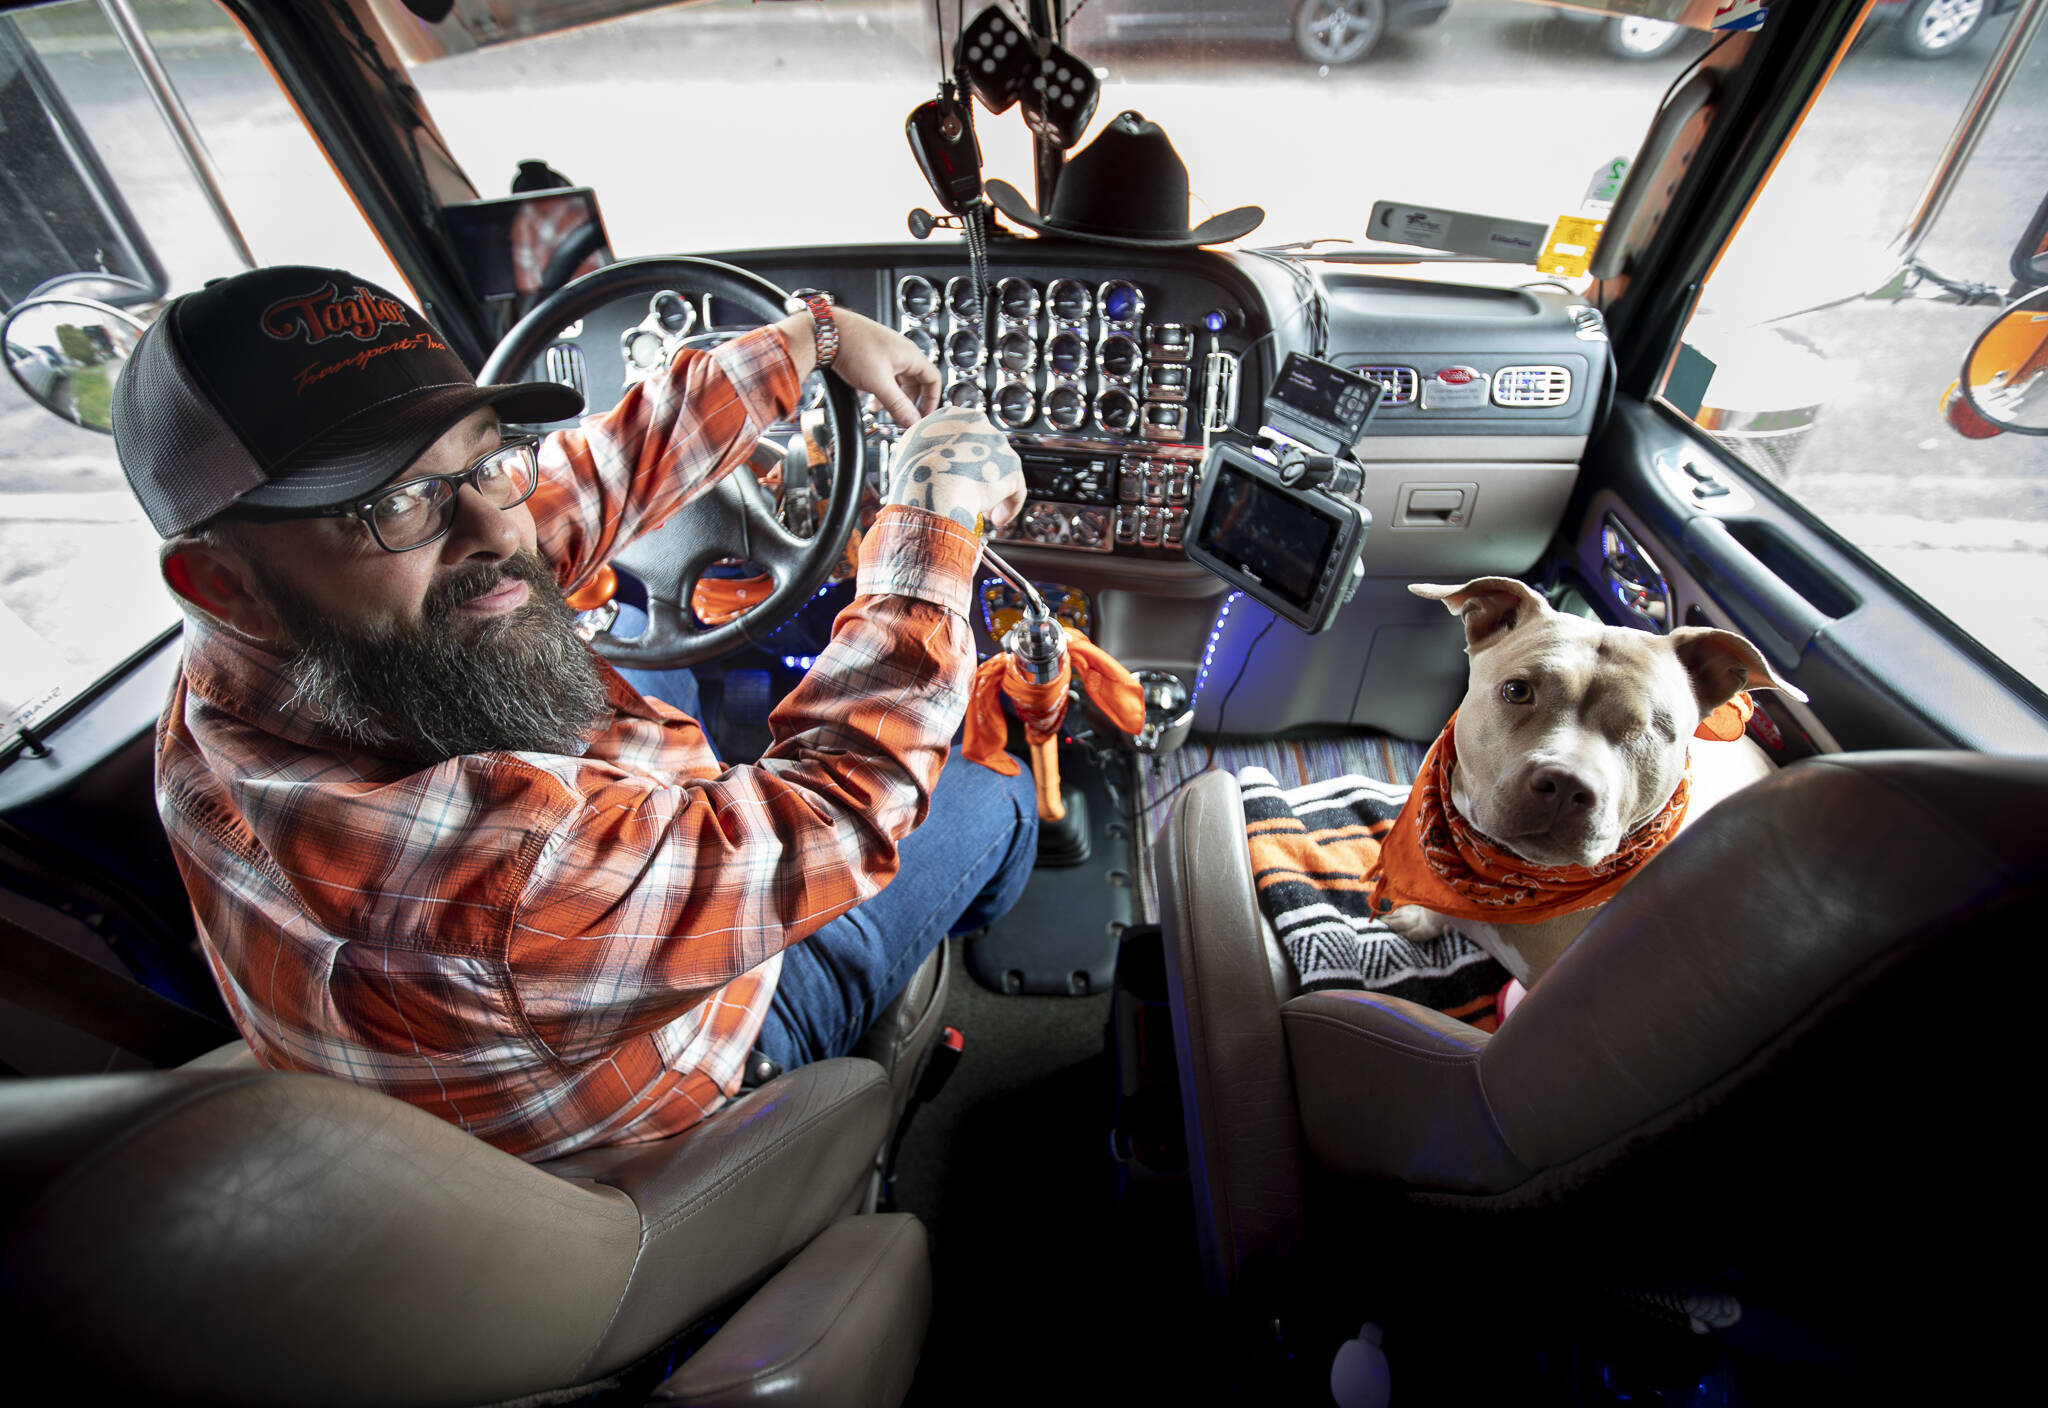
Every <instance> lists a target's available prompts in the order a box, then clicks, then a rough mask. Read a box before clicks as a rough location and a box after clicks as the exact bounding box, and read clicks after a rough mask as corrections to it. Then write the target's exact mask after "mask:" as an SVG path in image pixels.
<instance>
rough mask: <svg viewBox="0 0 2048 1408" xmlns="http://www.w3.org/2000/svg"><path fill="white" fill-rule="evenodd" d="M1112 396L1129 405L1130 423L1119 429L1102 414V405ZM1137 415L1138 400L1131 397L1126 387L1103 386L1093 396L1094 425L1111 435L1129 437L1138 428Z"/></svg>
mask: <svg viewBox="0 0 2048 1408" xmlns="http://www.w3.org/2000/svg"><path fill="white" fill-rule="evenodd" d="M1112 396H1115V397H1119V398H1121V399H1122V401H1123V402H1124V403H1125V404H1127V405H1129V407H1130V423H1129V424H1128V425H1124V426H1121V427H1119V426H1116V425H1112V424H1111V423H1110V418H1109V416H1108V415H1107V414H1105V413H1104V410H1103V406H1104V403H1106V402H1108V400H1109V398H1110V397H1112ZM1138 413H1139V406H1138V398H1137V397H1135V396H1133V395H1132V394H1131V393H1130V390H1129V388H1127V387H1122V386H1105V387H1104V388H1102V390H1100V391H1098V392H1097V393H1096V395H1095V423H1096V424H1097V425H1099V426H1101V427H1102V428H1103V429H1104V430H1106V431H1108V432H1109V433H1110V434H1111V435H1129V434H1131V433H1132V432H1133V431H1135V430H1136V429H1137V428H1138Z"/></svg>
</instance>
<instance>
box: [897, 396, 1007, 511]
mask: <svg viewBox="0 0 2048 1408" xmlns="http://www.w3.org/2000/svg"><path fill="white" fill-rule="evenodd" d="M889 502H890V503H892V504H904V505H907V506H908V507H911V508H921V509H928V510H929V511H931V512H933V513H942V514H944V515H945V516H946V517H948V518H950V519H952V520H953V521H954V522H955V523H958V524H959V525H961V526H962V527H963V528H967V529H970V530H971V529H974V528H975V527H976V526H977V523H976V519H977V517H978V518H979V519H981V520H982V522H981V523H980V524H979V525H978V526H979V527H981V528H983V529H992V528H1000V527H1002V526H1004V525H1005V524H1007V523H1008V522H1009V521H1010V520H1011V519H1012V518H1015V517H1016V516H1017V510H1018V509H1020V508H1022V507H1023V506H1024V465H1023V462H1022V461H1020V460H1019V459H1018V458H1017V452H1016V451H1015V450H1013V449H1011V448H1010V438H1009V437H1008V436H1007V435H1005V434H1003V432H1002V431H1000V430H998V429H996V427H995V426H994V424H992V423H991V422H990V420H989V418H988V414H987V412H985V411H971V410H968V409H966V408H965V407H961V406H951V407H948V408H946V409H945V410H942V411H939V412H938V413H936V414H934V415H929V416H926V417H925V418H924V419H923V420H921V421H919V422H918V423H917V424H916V425H913V426H911V427H910V429H909V430H908V431H906V432H905V433H904V436H903V438H902V439H901V440H900V441H898V442H897V444H896V455H895V458H894V460H893V461H892V462H891V464H890V467H889Z"/></svg>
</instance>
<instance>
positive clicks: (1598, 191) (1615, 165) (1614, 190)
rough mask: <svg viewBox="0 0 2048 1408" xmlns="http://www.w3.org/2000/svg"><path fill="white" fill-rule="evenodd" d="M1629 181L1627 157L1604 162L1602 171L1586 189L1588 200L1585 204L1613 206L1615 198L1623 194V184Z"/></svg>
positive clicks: (1595, 174)
mask: <svg viewBox="0 0 2048 1408" xmlns="http://www.w3.org/2000/svg"><path fill="white" fill-rule="evenodd" d="M1627 179H1628V158H1627V157H1625V156H1618V157H1616V158H1615V159H1614V160H1612V161H1607V162H1602V163H1601V164H1600V169H1599V170H1598V171H1595V172H1594V173H1593V180H1592V183H1591V184H1590V185H1588V186H1587V187H1586V199H1585V201H1584V203H1583V204H1584V205H1593V204H1596V203H1597V204H1600V205H1606V206H1612V205H1613V204H1614V200H1615V197H1616V196H1619V195H1620V194H1621V183H1622V182H1623V181H1626V180H1627Z"/></svg>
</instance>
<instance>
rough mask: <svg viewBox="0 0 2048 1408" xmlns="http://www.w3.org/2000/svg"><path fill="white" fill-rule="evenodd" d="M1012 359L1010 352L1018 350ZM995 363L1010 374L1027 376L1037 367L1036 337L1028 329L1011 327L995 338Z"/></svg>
mask: <svg viewBox="0 0 2048 1408" xmlns="http://www.w3.org/2000/svg"><path fill="white" fill-rule="evenodd" d="M1020 349H1021V352H1020V356H1019V357H1017V358H1015V359H1013V358H1012V357H1011V355H1010V354H1011V353H1012V352H1017V351H1020ZM995 364H996V365H997V366H998V367H1000V368H1001V369H1002V370H1003V371H1004V372H1005V373H1007V374H1009V375H1011V376H1028V375H1030V374H1031V373H1032V372H1034V371H1036V370H1037V369H1038V339H1036V338H1034V337H1033V336H1032V335H1031V333H1030V331H1029V330H1028V329H1025V328H1021V327H1013V328H1011V329H1010V330H1009V331H1008V332H1006V333H1004V334H1003V335H1002V336H1001V337H999V338H997V339H996V355H995Z"/></svg>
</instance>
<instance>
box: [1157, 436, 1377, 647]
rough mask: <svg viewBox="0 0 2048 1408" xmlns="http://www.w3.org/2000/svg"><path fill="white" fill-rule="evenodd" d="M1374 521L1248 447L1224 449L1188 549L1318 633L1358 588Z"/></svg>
mask: <svg viewBox="0 0 2048 1408" xmlns="http://www.w3.org/2000/svg"><path fill="white" fill-rule="evenodd" d="M1371 526H1372V515H1371V514H1370V513H1368V512H1366V510H1365V509H1364V508H1363V507H1361V506H1360V505H1358V504H1356V503H1353V502H1352V501H1351V500H1349V499H1345V498H1339V497H1338V496H1337V495H1335V494H1330V493H1325V492H1323V491H1322V490H1320V489H1299V488H1294V487H1291V486H1289V485H1288V484H1286V483H1284V482H1282V480H1281V478H1280V475H1279V472H1278V471H1277V470H1276V469H1275V468H1274V467H1273V466H1272V465H1269V464H1267V463H1266V462H1265V461H1263V460H1261V459H1260V458H1259V457H1258V456H1257V455H1254V454H1253V453H1252V452H1251V451H1250V450H1248V449H1245V448H1243V447H1241V446H1238V445H1234V444H1229V443H1227V442H1225V443H1219V444H1217V445H1216V446H1215V447H1214V448H1213V449H1211V450H1210V451H1209V458H1208V461H1207V463H1205V464H1204V465H1203V467H1202V492H1201V494H1200V495H1199V496H1198V497H1197V498H1196V500H1195V507H1194V512H1193V513H1192V514H1190V515H1189V518H1188V530H1187V536H1186V539H1185V542H1184V546H1185V547H1186V549H1187V555H1188V556H1189V557H1190V558H1192V559H1193V560H1194V561H1196V562H1199V563H1201V564H1202V565H1203V566H1204V567H1206V568H1208V569H1209V570H1210V571H1211V572H1214V573H1215V574H1216V575H1217V576H1219V577H1221V578H1223V579H1224V580H1225V581H1226V582H1230V583H1232V584H1233V585H1235V586H1238V587H1241V588H1243V590H1244V591H1245V592H1246V594H1248V595H1249V596H1251V597H1252V598H1253V599H1254V600H1257V601H1259V602H1262V603H1263V604H1265V605H1266V606H1268V607H1270V608H1271V609H1272V610H1273V612H1274V613H1275V614H1276V615H1279V616H1283V617H1285V618H1286V619H1287V620H1289V621H1292V622H1293V623H1294V624H1295V625H1297V626H1299V627H1301V628H1302V629H1303V630H1304V631H1308V632H1310V633H1311V634H1313V633H1314V632H1317V631H1321V630H1326V629H1328V627H1329V625H1330V623H1331V622H1332V621H1333V620H1335V619H1336V616H1337V611H1338V608H1340V607H1342V606H1343V605H1344V603H1345V602H1347V601H1349V600H1350V599H1351V594H1352V592H1353V591H1355V590H1356V589H1357V585H1358V574H1359V564H1360V558H1361V555H1362V554H1363V552H1364V550H1365V535H1366V530H1367V529H1369V528H1370V527H1371Z"/></svg>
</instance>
